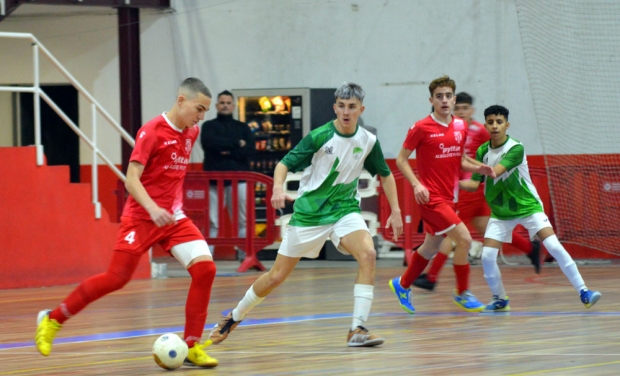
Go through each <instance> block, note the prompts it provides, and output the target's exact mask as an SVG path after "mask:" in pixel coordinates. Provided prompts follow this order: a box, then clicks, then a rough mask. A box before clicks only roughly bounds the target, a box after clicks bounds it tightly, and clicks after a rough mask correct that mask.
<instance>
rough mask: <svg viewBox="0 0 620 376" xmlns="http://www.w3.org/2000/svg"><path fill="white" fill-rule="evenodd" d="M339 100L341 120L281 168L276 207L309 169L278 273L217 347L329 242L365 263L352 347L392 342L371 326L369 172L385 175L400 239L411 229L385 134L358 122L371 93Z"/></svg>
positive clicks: (308, 140)
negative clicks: (364, 199)
mask: <svg viewBox="0 0 620 376" xmlns="http://www.w3.org/2000/svg"><path fill="white" fill-rule="evenodd" d="M334 96H335V102H336V103H334V112H335V113H336V120H333V121H330V122H329V123H327V124H325V125H323V126H322V127H319V128H317V129H315V130H313V131H312V132H310V134H309V135H308V136H306V137H304V138H303V139H302V140H301V142H300V143H299V144H298V145H297V146H296V147H295V149H293V150H291V151H290V152H289V153H288V154H287V155H286V156H285V157H284V158H283V159H282V161H280V163H278V165H277V166H276V169H275V172H274V178H273V195H272V197H271V205H272V206H273V207H274V208H276V209H281V208H283V207H284V204H285V201H286V200H291V198H290V197H288V196H287V195H286V194H285V193H284V180H285V178H286V174H287V173H288V172H289V171H291V172H297V171H303V174H302V175H303V176H302V178H301V180H300V182H299V191H298V198H297V199H296V200H295V205H294V213H293V216H292V217H291V220H290V222H289V224H288V226H287V228H286V231H285V234H284V237H283V239H282V244H281V245H280V249H279V250H278V256H277V257H276V261H275V262H274V264H273V267H272V268H271V270H269V272H267V273H265V274H263V275H261V276H260V277H259V278H258V279H257V280H256V281H255V282H254V284H253V285H252V286H250V288H249V289H248V291H247V292H246V294H245V297H244V298H243V299H242V300H241V301H240V302H239V304H238V305H237V307H236V308H235V309H233V310H231V311H230V312H229V313H228V314H227V315H226V316H224V317H222V320H221V321H220V322H219V323H218V324H217V325H216V326H215V327H214V328H213V330H212V331H211V334H210V335H209V338H210V339H211V340H212V341H213V343H215V344H217V343H220V342H222V341H223V340H224V339H226V337H227V336H228V334H229V333H230V332H231V331H232V330H233V329H234V328H235V327H237V325H238V324H239V322H240V321H241V320H243V318H244V317H245V315H246V314H248V313H249V312H250V310H251V309H252V308H254V307H255V306H256V305H258V304H259V303H260V302H261V301H263V299H265V297H266V296H267V295H269V293H271V291H273V290H274V289H275V288H276V287H278V286H279V285H280V284H282V282H284V280H286V278H287V277H288V276H289V275H290V274H291V272H292V271H293V269H294V268H295V266H296V265H297V263H298V262H299V260H300V259H301V258H302V257H307V258H316V257H317V256H318V255H319V252H320V251H321V248H322V247H323V244H324V243H325V241H326V240H327V239H331V241H332V242H333V243H334V246H336V248H337V249H338V250H339V251H340V252H342V253H346V254H350V255H352V256H353V257H354V258H355V259H356V260H357V261H358V263H359V271H358V274H357V279H356V280H355V285H354V287H353V298H354V303H353V320H352V323H351V329H350V330H349V332H348V335H347V345H348V346H350V347H372V346H377V345H380V344H382V343H383V342H384V339H383V338H381V337H379V336H376V335H373V334H371V333H370V332H369V331H368V330H367V329H366V327H365V326H364V323H365V322H366V321H367V320H368V316H369V314H370V307H371V305H372V300H373V297H374V295H373V289H374V279H375V263H376V257H377V253H376V250H375V248H374V244H373V241H372V237H371V236H370V232H369V231H368V226H367V225H366V222H365V221H364V219H363V218H362V215H361V210H360V196H359V193H358V191H357V183H358V180H359V177H360V174H361V173H362V170H363V169H366V170H367V171H368V172H370V173H371V174H372V175H376V174H379V176H381V183H382V185H383V190H384V192H385V195H386V196H387V199H388V202H389V204H390V208H391V209H392V213H391V215H390V217H389V218H388V221H387V224H386V226H387V227H390V226H391V227H392V229H393V231H394V240H395V241H396V239H398V237H399V236H400V234H401V233H402V230H403V222H402V219H401V216H400V208H399V206H398V197H397V194H396V182H395V180H394V176H393V175H392V173H391V171H390V169H389V168H388V166H387V164H386V163H385V159H384V158H383V152H382V151H381V146H380V145H379V140H377V137H376V136H375V135H373V134H372V133H370V132H368V131H367V130H365V129H364V128H362V127H360V126H358V124H357V120H358V119H359V116H360V115H361V114H362V112H364V106H363V104H362V103H363V100H364V90H362V88H361V87H360V86H359V85H356V84H353V83H347V84H344V85H343V86H342V87H340V88H339V89H338V90H337V91H336V92H335V93H334Z"/></svg>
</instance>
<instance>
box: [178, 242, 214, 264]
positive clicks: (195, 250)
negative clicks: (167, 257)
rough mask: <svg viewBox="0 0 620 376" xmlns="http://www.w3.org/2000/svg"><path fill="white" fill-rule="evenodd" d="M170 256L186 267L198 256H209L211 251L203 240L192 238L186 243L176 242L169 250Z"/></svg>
mask: <svg viewBox="0 0 620 376" xmlns="http://www.w3.org/2000/svg"><path fill="white" fill-rule="evenodd" d="M170 253H172V256H174V258H175V259H177V260H178V261H179V262H180V263H181V264H182V265H183V266H184V267H185V268H186V269H187V265H189V263H190V262H191V261H192V260H193V259H195V258H196V257H199V256H211V251H210V250H209V246H207V242H206V241H204V240H194V241H191V242H187V243H181V244H177V245H175V246H174V247H172V249H171V250H170Z"/></svg>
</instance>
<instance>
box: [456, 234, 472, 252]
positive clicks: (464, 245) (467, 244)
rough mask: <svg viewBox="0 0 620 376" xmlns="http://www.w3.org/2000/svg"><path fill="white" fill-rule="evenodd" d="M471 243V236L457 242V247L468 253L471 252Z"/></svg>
mask: <svg viewBox="0 0 620 376" xmlns="http://www.w3.org/2000/svg"><path fill="white" fill-rule="evenodd" d="M471 242H472V239H471V236H464V237H462V238H461V239H459V240H457V241H456V246H457V248H460V249H466V250H467V251H469V248H471Z"/></svg>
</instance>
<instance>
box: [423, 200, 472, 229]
mask: <svg viewBox="0 0 620 376" xmlns="http://www.w3.org/2000/svg"><path fill="white" fill-rule="evenodd" d="M418 208H419V209H420V215H421V216H422V220H423V221H424V231H426V232H427V233H429V234H431V235H443V234H445V233H446V232H448V231H450V230H452V229H453V228H454V227H456V225H458V224H459V223H461V222H463V221H461V219H460V218H459V216H458V215H456V205H455V203H454V202H448V201H435V202H428V203H426V204H424V205H418Z"/></svg>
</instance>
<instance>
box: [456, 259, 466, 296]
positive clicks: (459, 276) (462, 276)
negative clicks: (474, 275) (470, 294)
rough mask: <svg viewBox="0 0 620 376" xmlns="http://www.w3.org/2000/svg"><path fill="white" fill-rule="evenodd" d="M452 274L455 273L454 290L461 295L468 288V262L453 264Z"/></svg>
mask: <svg viewBox="0 0 620 376" xmlns="http://www.w3.org/2000/svg"><path fill="white" fill-rule="evenodd" d="M454 274H455V275H456V291H457V294H458V295H461V294H462V293H463V292H465V290H467V289H469V264H465V265H454Z"/></svg>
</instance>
